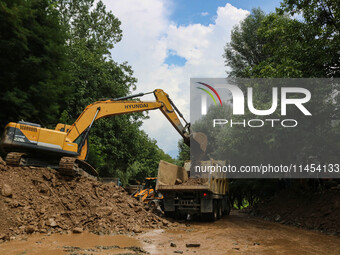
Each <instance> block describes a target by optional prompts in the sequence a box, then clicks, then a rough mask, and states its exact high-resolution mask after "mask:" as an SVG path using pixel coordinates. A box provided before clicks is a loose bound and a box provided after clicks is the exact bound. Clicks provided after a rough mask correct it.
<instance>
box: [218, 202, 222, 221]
mask: <svg viewBox="0 0 340 255" xmlns="http://www.w3.org/2000/svg"><path fill="white" fill-rule="evenodd" d="M222 216H223V212H222V200H217V218H218V219H221V218H222Z"/></svg>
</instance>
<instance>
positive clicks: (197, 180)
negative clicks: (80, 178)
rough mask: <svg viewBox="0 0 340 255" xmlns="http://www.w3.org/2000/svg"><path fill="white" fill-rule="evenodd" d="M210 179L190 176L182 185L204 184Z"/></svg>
mask: <svg viewBox="0 0 340 255" xmlns="http://www.w3.org/2000/svg"><path fill="white" fill-rule="evenodd" d="M207 181H208V179H206V178H189V179H188V180H187V181H186V182H184V183H182V184H180V185H203V184H205V183H206V182H207Z"/></svg>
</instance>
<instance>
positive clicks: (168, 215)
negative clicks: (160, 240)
mask: <svg viewBox="0 0 340 255" xmlns="http://www.w3.org/2000/svg"><path fill="white" fill-rule="evenodd" d="M164 216H165V217H166V218H175V212H167V211H165V212H164Z"/></svg>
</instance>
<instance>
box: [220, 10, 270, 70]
mask: <svg viewBox="0 0 340 255" xmlns="http://www.w3.org/2000/svg"><path fill="white" fill-rule="evenodd" d="M264 18H265V13H264V12H263V11H262V10H261V9H253V10H252V12H251V14H250V15H248V16H247V17H246V18H245V19H244V20H243V21H241V23H240V25H236V26H235V27H234V28H233V30H232V32H231V41H230V43H227V44H226V46H225V48H224V55H223V56H224V58H225V65H226V66H227V67H228V68H230V69H231V71H228V73H229V75H230V76H233V77H249V76H250V75H251V68H252V67H253V66H254V65H257V64H259V63H260V62H261V61H263V59H264V58H265V55H264V53H263V49H262V46H263V44H264V43H265V40H264V38H263V37H262V36H259V35H258V28H259V27H260V26H261V22H262V20H263V19H264Z"/></svg>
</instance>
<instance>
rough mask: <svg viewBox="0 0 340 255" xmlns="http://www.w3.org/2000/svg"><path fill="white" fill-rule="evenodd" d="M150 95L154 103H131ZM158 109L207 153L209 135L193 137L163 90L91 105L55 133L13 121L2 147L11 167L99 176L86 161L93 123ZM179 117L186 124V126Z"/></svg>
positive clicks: (187, 142)
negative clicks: (34, 167) (207, 136)
mask: <svg viewBox="0 0 340 255" xmlns="http://www.w3.org/2000/svg"><path fill="white" fill-rule="evenodd" d="M151 93H153V94H154V96H155V98H156V100H155V101H150V102H148V101H145V102H143V101H139V100H136V99H135V100H130V99H133V98H136V97H141V96H144V95H146V94H151ZM155 109H159V110H161V112H162V113H163V114H164V115H165V117H166V118H167V119H168V120H169V121H170V123H171V124H172V125H173V127H174V128H175V129H176V130H177V131H178V132H179V133H180V135H181V136H182V137H183V139H184V142H185V143H186V144H187V145H188V146H190V137H192V138H193V139H191V141H193V143H194V144H192V146H195V147H196V148H198V149H199V150H201V151H205V149H206V145H207V138H206V136H205V135H204V134H202V133H194V134H191V131H190V123H188V122H187V121H186V120H185V119H184V117H183V115H182V114H181V112H180V111H179V110H178V109H177V107H176V106H175V105H174V103H173V102H172V100H171V99H170V98H169V96H168V94H167V93H165V92H164V91H163V90H161V89H156V90H154V91H153V92H148V93H139V94H135V95H130V96H125V97H121V98H115V99H108V100H104V101H97V102H95V103H93V104H90V105H88V106H87V107H86V108H85V110H84V111H83V112H82V114H81V115H80V116H79V117H78V119H77V120H76V121H75V122H74V123H73V124H72V125H66V124H61V123H58V124H57V126H56V128H55V129H54V130H52V129H47V128H42V127H41V126H40V125H39V124H34V123H30V122H23V121H19V122H18V123H14V122H10V123H8V124H7V125H6V127H5V132H4V134H3V136H2V139H1V144H0V146H1V148H2V149H3V150H4V151H5V152H6V153H7V156H6V163H7V164H8V165H35V166H49V167H52V168H56V169H58V171H59V172H60V173H62V174H63V175H71V176H74V175H79V174H80V175H86V172H87V173H89V174H90V175H94V176H97V175H98V174H97V172H96V170H95V169H94V168H93V167H92V166H91V165H90V164H88V163H87V162H86V161H85V160H86V158H87V155H88V151H89V148H88V146H89V145H88V139H87V138H88V135H89V132H90V130H91V127H92V125H93V123H94V122H95V121H96V120H98V119H100V118H103V117H108V116H114V115H120V114H127V113H134V112H142V111H147V110H155ZM179 118H181V119H182V120H183V121H184V123H185V125H184V126H183V124H182V122H181V121H180V119H179Z"/></svg>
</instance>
